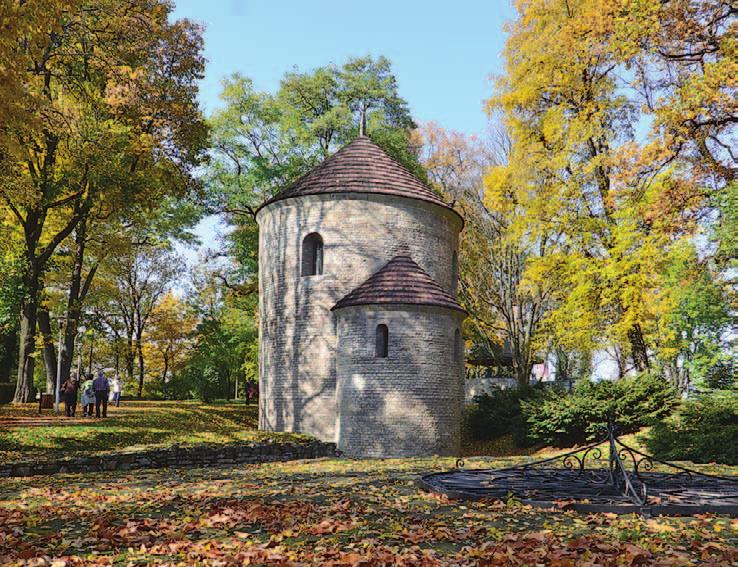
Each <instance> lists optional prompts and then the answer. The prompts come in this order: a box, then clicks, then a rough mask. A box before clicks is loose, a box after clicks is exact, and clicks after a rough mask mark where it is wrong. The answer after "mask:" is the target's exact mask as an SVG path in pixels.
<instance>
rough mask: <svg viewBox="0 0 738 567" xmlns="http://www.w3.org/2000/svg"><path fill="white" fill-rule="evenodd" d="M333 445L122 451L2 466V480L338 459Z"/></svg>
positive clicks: (266, 445) (268, 445)
mask: <svg viewBox="0 0 738 567" xmlns="http://www.w3.org/2000/svg"><path fill="white" fill-rule="evenodd" d="M335 456H336V446H335V444H333V443H322V442H317V441H316V442H310V443H303V444H297V443H267V442H265V443H254V444H249V445H246V444H243V443H234V444H228V445H199V446H193V447H178V446H174V447H169V448H166V449H150V450H148V451H136V452H133V451H130V452H126V451H120V452H116V453H109V454H106V455H97V456H82V457H71V458H65V459H54V460H44V461H23V462H13V463H0V477H13V476H35V475H51V474H57V473H90V472H102V471H125V470H133V469H152V468H153V469H157V468H169V467H172V468H184V467H213V466H222V465H232V464H238V463H264V462H271V461H289V460H293V459H317V458H321V457H335Z"/></svg>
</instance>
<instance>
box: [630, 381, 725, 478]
mask: <svg viewBox="0 0 738 567" xmlns="http://www.w3.org/2000/svg"><path fill="white" fill-rule="evenodd" d="M737 440H738V392H736V391H727V392H720V393H717V392H716V393H712V394H708V395H704V396H701V397H699V398H697V399H695V400H689V401H687V402H685V403H683V404H682V406H681V407H680V408H679V411H677V412H676V413H675V414H674V415H673V416H671V417H669V418H668V419H665V420H663V421H660V422H659V423H657V424H656V425H654V426H653V427H652V428H651V430H650V431H649V433H648V434H647V436H646V439H645V442H646V446H647V447H648V449H649V451H650V452H651V453H652V454H653V456H654V457H656V458H658V459H662V460H675V461H692V462H695V463H711V462H716V463H722V464H726V465H738V442H737Z"/></svg>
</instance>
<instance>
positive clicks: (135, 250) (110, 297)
mask: <svg viewBox="0 0 738 567" xmlns="http://www.w3.org/2000/svg"><path fill="white" fill-rule="evenodd" d="M181 264H182V259H181V258H178V257H177V256H175V255H174V254H172V253H171V252H169V251H168V250H167V249H166V248H164V247H161V246H154V245H138V244H135V245H133V246H131V247H130V249H129V250H128V251H126V252H124V251H120V252H118V253H117V254H116V255H115V256H110V257H108V258H107V259H106V260H105V263H104V266H101V268H100V270H99V274H98V278H97V283H95V284H94V286H93V290H92V292H91V293H92V294H94V295H95V297H94V303H95V308H94V309H95V311H96V313H97V318H98V319H99V320H101V321H103V322H104V323H105V324H106V326H107V327H108V328H109V329H110V330H111V331H114V330H117V329H121V330H122V331H123V333H124V339H125V348H124V362H125V369H126V374H127V376H128V381H129V382H133V381H134V372H135V370H136V369H135V368H134V367H135V366H136V364H137V381H138V396H139V397H140V396H141V394H142V392H143V386H144V377H145V358H144V342H145V333H146V330H147V328H148V325H149V323H150V321H151V316H152V313H153V312H154V309H155V308H156V306H157V304H158V303H159V302H160V301H161V299H162V298H163V297H164V296H165V295H166V293H167V292H169V291H170V289H171V286H172V284H173V283H174V281H175V279H176V278H177V276H178V275H179V270H180V266H181Z"/></svg>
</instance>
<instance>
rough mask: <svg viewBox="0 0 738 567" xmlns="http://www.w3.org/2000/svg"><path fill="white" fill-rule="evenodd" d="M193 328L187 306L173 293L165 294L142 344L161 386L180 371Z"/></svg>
mask: <svg viewBox="0 0 738 567" xmlns="http://www.w3.org/2000/svg"><path fill="white" fill-rule="evenodd" d="M195 325H196V320H195V318H194V316H193V314H192V313H191V309H190V308H189V306H188V305H187V304H186V303H185V302H184V301H182V300H181V299H180V298H179V297H177V296H176V295H174V294H173V293H172V292H167V293H166V294H165V295H164V296H163V297H162V298H161V301H160V302H159V303H158V304H157V305H156V306H155V307H154V309H153V310H152V312H151V316H150V323H149V330H148V332H147V333H146V334H145V336H144V341H143V342H144V346H146V347H147V350H148V351H149V353H150V354H151V356H149V357H148V358H149V367H154V368H156V369H157V370H158V378H159V380H160V381H161V382H162V383H165V382H167V381H169V380H170V379H172V378H173V376H174V375H175V373H176V372H177V371H178V370H180V369H181V368H182V366H183V361H184V356H185V354H186V351H187V349H188V348H189V347H190V346H191V340H192V334H193V332H194V330H195Z"/></svg>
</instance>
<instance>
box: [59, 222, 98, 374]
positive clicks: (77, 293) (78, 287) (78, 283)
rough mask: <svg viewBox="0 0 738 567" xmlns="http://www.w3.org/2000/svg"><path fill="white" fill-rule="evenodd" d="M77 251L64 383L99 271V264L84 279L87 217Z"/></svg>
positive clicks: (76, 237) (81, 226) (64, 353)
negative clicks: (83, 315)
mask: <svg viewBox="0 0 738 567" xmlns="http://www.w3.org/2000/svg"><path fill="white" fill-rule="evenodd" d="M74 242H75V251H74V265H73V267H72V277H71V279H70V281H69V296H68V298H67V325H66V328H65V331H64V346H63V348H62V354H61V359H62V363H61V367H62V374H61V379H62V382H63V381H64V380H66V379H67V378H69V374H70V373H71V371H72V365H73V364H74V347H75V343H76V339H77V330H78V329H79V324H80V319H81V316H82V304H83V303H84V300H85V297H86V296H87V292H88V291H89V289H90V285H91V284H92V279H93V278H94V277H95V272H96V271H97V264H96V265H95V266H93V267H92V268H91V269H90V271H89V272H88V273H87V276H86V277H85V278H83V277H82V272H83V268H84V261H85V245H86V242H87V217H84V218H83V219H82V220H81V221H80V223H79V224H78V225H77V228H76V230H75V235H74Z"/></svg>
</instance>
